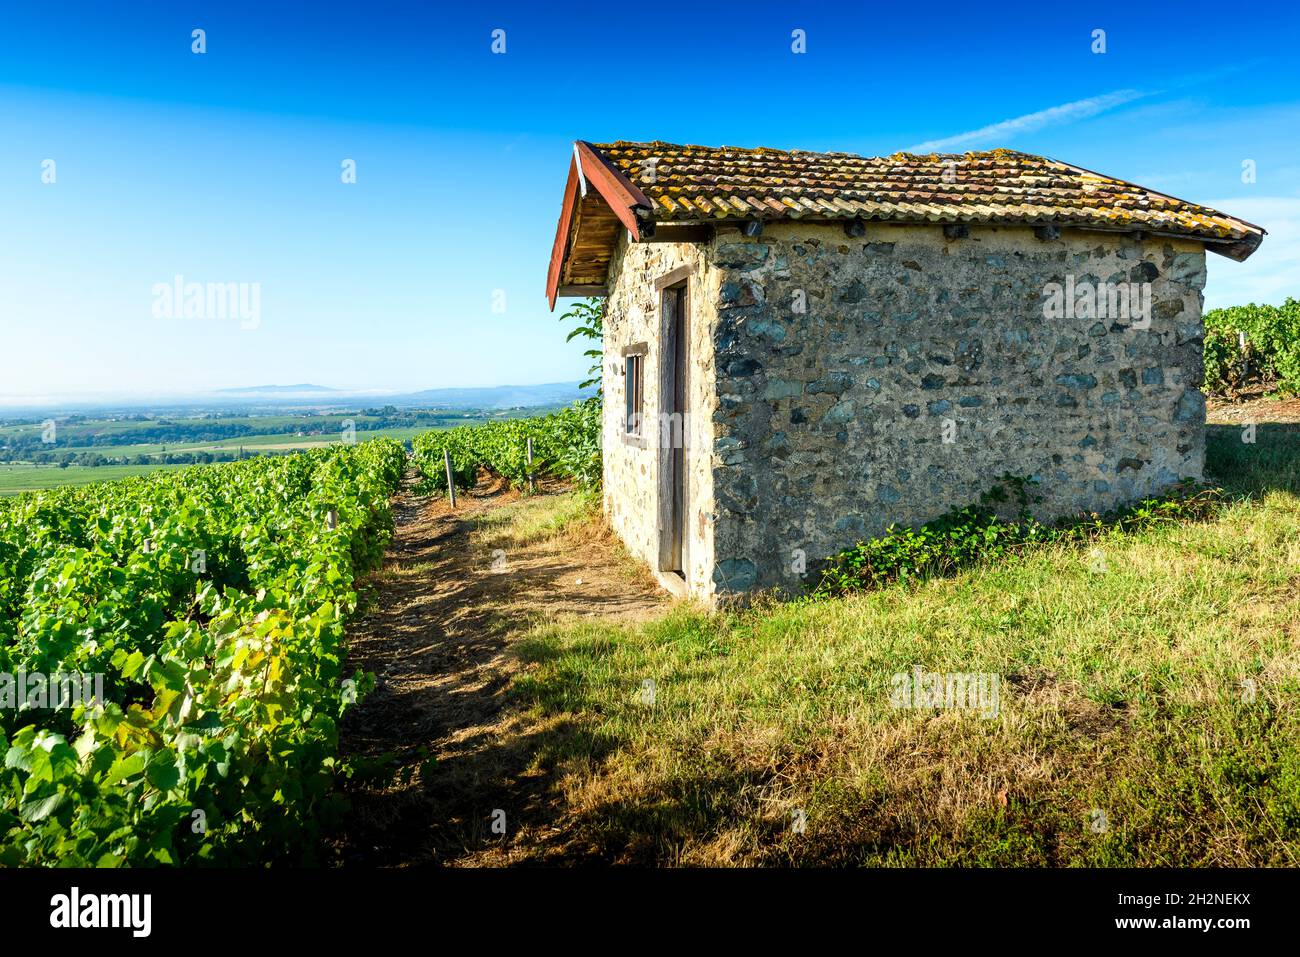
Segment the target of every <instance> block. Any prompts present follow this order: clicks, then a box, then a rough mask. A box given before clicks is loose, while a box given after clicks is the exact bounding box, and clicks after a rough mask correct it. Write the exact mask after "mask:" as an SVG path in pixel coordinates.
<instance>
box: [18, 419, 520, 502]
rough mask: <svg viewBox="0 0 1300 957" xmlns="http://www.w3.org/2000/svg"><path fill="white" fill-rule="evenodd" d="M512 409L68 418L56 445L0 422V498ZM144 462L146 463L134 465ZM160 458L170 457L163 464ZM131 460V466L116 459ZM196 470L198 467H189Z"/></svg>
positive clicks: (418, 429)
mask: <svg viewBox="0 0 1300 957" xmlns="http://www.w3.org/2000/svg"><path fill="white" fill-rule="evenodd" d="M519 414H520V413H519V411H518V410H511V411H509V412H489V411H477V410H463V411H461V410H458V411H425V412H413V413H400V412H398V413H392V412H390V413H389V414H387V415H386V416H383V417H381V416H377V415H365V414H362V413H360V412H356V413H346V412H338V413H329V414H318V415H301V414H299V415H253V416H250V415H237V416H224V415H207V416H190V417H174V418H172V417H166V416H150V417H147V418H145V417H133V418H101V419H96V418H90V417H79V416H73V417H68V418H65V419H63V420H59V419H56V423H57V430H56V435H57V442H56V443H54V444H50V445H46V444H44V443H42V442H40V441H39V439H40V436H41V433H42V425H41V424H40V423H33V422H22V423H15V422H10V423H7V424H0V453H7V454H2V455H0V495H13V494H17V493H19V492H25V491H32V490H36V489H42V488H55V487H59V486H63V485H86V484H89V483H92V482H108V481H112V480H114V479H120V478H126V477H128V476H132V475H143V474H145V473H147V472H150V471H153V470H154V469H156V468H180V467H183V466H184V465H185V464H189V463H177V462H175V461H174V457H176V456H180V455H188V454H195V455H198V454H203V453H211V454H213V455H226V456H233V455H234V454H236V453H239V452H240V451H241V450H242V451H243V452H244V453H246V454H249V455H256V454H259V453H270V454H278V453H283V452H289V451H296V450H301V449H313V448H321V447H323V446H327V445H334V444H338V443H340V442H342V441H343V440H344V431H343V427H344V424H345V423H346V422H348V421H349V420H350V421H351V422H352V423H353V425H354V427H355V437H356V441H357V442H365V441H369V440H372V439H379V438H388V439H395V440H396V441H399V442H406V441H408V440H410V439H413V438H415V437H416V436H417V435H421V434H423V433H426V432H430V431H438V430H441V429H448V428H453V427H455V426H458V425H465V424H477V423H481V422H485V421H488V420H491V419H499V418H512V417H515V416H517V415H519ZM402 416H406V417H408V418H409V417H414V419H413V421H412V424H409V425H390V426H384V425H383V422H385V421H391V420H392V419H393V418H395V417H402ZM237 428H248V429H254V430H257V431H255V432H251V433H249V434H247V435H236V436H229V437H218V438H211V437H207V438H204V437H201V436H203V435H204V434H205V433H208V434H209V435H210V433H212V432H213V431H220V430H230V429H237ZM158 429H170V430H173V431H174V432H176V433H177V438H175V439H173V440H170V441H156V440H151V439H150V438H145V439H144V440H141V441H132V438H133V437H136V436H144V437H148V436H150V435H151V433H152V434H155V435H156V434H157V430H158ZM73 456H75V457H79V459H84V458H85V457H87V456H90V457H102V458H104V459H109V460H119V461H110V462H101V464H95V463H94V462H88V461H82V460H78V461H72V462H70V463H68V464H66V465H65V464H63V463H62V462H61V461H60V460H61V459H63V458H64V457H73ZM141 456H147V457H149V458H150V459H157V461H153V462H148V463H146V462H137V461H134V460H135V459H137V458H139V457H141ZM167 457H172V460H171V461H169V460H168V458H167ZM126 459H130V460H132V461H129V462H127V461H121V460H126ZM194 464H203V463H194Z"/></svg>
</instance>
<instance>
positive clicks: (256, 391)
mask: <svg viewBox="0 0 1300 957" xmlns="http://www.w3.org/2000/svg"><path fill="white" fill-rule="evenodd" d="M337 391H339V390H338V389H331V388H330V387H329V386H324V385H312V384H311V383H309V382H304V383H302V384H300V385H250V386H246V387H244V388H242V389H218V390H217V395H277V394H279V393H282V392H337Z"/></svg>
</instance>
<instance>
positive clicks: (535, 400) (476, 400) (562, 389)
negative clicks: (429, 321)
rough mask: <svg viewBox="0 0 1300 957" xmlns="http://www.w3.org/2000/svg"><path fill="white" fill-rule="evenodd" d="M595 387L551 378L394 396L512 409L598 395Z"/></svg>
mask: <svg viewBox="0 0 1300 957" xmlns="http://www.w3.org/2000/svg"><path fill="white" fill-rule="evenodd" d="M595 394H596V390H595V389H579V388H578V383H576V382H548V383H545V384H543V385H498V386H491V387H485V388H472V389H425V390H424V391H423V392H412V393H409V394H407V395H402V396H395V397H392V398H390V399H388V400H386V401H392V400H393V398H400V399H401V400H402V402H403V403H406V402H411V403H415V404H417V405H431V406H442V407H446V408H466V409H511V408H516V407H519V406H524V407H527V406H535V405H568V404H569V403H570V402H574V401H576V400H578V399H582V398H586V397H587V396H590V395H595Z"/></svg>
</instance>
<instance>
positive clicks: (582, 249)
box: [546, 140, 654, 309]
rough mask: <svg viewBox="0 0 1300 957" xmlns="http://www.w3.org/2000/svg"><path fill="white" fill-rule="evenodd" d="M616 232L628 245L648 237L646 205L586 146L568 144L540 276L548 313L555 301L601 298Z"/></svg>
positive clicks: (642, 197) (641, 196) (649, 216)
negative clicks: (547, 258)
mask: <svg viewBox="0 0 1300 957" xmlns="http://www.w3.org/2000/svg"><path fill="white" fill-rule="evenodd" d="M620 229H626V230H627V231H628V233H629V235H630V236H631V237H632V240H633V241H639V240H640V239H642V238H643V237H644V236H648V235H650V234H651V233H653V231H654V219H653V216H652V207H651V204H650V200H649V199H647V198H646V195H645V194H644V193H642V192H641V190H639V189H637V188H636V186H635V185H634V184H633V183H632V182H631V181H629V180H628V178H627V177H626V176H624V175H623V174H622V173H621V172H619V170H617V169H616V168H615V167H614V166H613V165H611V164H610V163H609V161H608V160H606V159H605V158H604V157H603V156H601V155H600V154H599V153H597V152H596V151H595V150H593V149H592V148H591V144H590V143H587V142H586V141H584V140H578V141H577V142H576V143H574V144H573V159H572V160H570V162H569V178H568V181H567V182H566V183H565V185H564V204H563V206H562V207H561V209H560V222H559V225H558V226H557V227H556V230H555V244H554V245H553V246H552V247H551V265H550V269H549V270H548V271H547V274H546V298H547V301H548V302H549V303H550V306H551V308H552V309H554V308H555V300H556V299H557V298H558V297H559V296H598V295H604V293H605V291H606V289H605V283H606V280H607V277H608V275H609V260H610V256H611V255H612V254H613V250H614V247H615V246H616V245H617V239H618V231H619V230H620Z"/></svg>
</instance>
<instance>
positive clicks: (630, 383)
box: [623, 353, 645, 435]
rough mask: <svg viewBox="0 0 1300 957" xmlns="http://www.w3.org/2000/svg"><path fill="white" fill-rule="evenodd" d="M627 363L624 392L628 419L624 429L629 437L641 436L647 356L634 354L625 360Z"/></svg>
mask: <svg viewBox="0 0 1300 957" xmlns="http://www.w3.org/2000/svg"><path fill="white" fill-rule="evenodd" d="M623 361H624V363H625V368H624V370H623V371H624V373H625V375H626V379H625V380H624V383H623V387H624V392H625V393H626V395H627V417H626V419H625V420H624V429H625V431H626V433H627V434H628V435H640V434H641V424H642V418H643V416H644V413H645V354H644V353H633V354H630V355H627V356H625V357H624V359H623Z"/></svg>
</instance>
